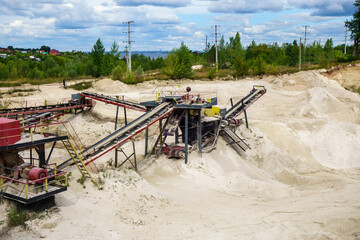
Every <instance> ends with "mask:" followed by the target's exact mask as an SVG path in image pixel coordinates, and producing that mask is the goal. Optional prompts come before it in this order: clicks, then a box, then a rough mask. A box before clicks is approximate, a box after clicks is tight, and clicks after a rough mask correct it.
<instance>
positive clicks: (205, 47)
mask: <svg viewBox="0 0 360 240" xmlns="http://www.w3.org/2000/svg"><path fill="white" fill-rule="evenodd" d="M206 50H207V35H206V40H205V51H206Z"/></svg>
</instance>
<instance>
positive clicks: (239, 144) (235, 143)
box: [222, 128, 250, 155]
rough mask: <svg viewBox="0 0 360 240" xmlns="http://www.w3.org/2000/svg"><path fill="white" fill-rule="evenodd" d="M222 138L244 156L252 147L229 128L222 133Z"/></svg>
mask: <svg viewBox="0 0 360 240" xmlns="http://www.w3.org/2000/svg"><path fill="white" fill-rule="evenodd" d="M222 136H223V137H224V139H225V141H227V142H228V144H229V145H231V147H233V148H234V149H235V150H236V151H237V152H238V153H239V154H240V155H244V154H245V151H246V150H247V149H250V147H249V146H248V145H247V144H246V143H245V142H244V140H242V139H241V138H240V137H239V136H238V135H237V134H236V133H234V132H233V131H231V130H230V129H229V128H225V129H224V131H223V132H222Z"/></svg>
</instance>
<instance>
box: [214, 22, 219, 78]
mask: <svg viewBox="0 0 360 240" xmlns="http://www.w3.org/2000/svg"><path fill="white" fill-rule="evenodd" d="M214 27H215V68H216V72H218V48H217V35H218V34H219V33H218V32H217V28H218V27H219V25H215V26H214Z"/></svg>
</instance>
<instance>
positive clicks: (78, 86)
mask: <svg viewBox="0 0 360 240" xmlns="http://www.w3.org/2000/svg"><path fill="white" fill-rule="evenodd" d="M91 87H92V82H79V83H76V84H74V85H70V86H68V87H66V88H72V89H75V90H78V91H81V90H85V89H88V88H91Z"/></svg>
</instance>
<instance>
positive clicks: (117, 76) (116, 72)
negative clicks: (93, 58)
mask: <svg viewBox="0 0 360 240" xmlns="http://www.w3.org/2000/svg"><path fill="white" fill-rule="evenodd" d="M122 77H123V71H122V69H121V66H120V65H118V66H116V67H115V68H114V69H113V70H112V74H111V79H112V80H121V79H122Z"/></svg>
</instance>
